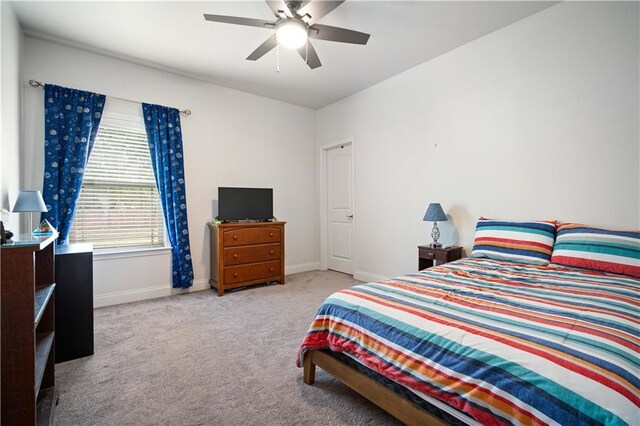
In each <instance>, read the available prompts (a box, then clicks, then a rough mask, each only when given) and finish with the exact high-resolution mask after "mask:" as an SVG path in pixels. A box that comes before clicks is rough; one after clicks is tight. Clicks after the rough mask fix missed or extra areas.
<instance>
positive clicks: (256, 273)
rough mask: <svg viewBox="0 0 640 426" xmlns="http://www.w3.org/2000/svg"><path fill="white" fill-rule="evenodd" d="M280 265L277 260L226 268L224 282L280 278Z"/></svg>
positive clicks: (232, 282)
mask: <svg viewBox="0 0 640 426" xmlns="http://www.w3.org/2000/svg"><path fill="white" fill-rule="evenodd" d="M280 270H281V264H280V261H279V260H275V261H273V262H263V263H251V264H248V265H238V266H228V267H226V268H224V281H225V283H228V284H234V283H239V282H242V281H252V280H257V279H262V278H264V279H265V281H266V280H267V278H272V277H273V278H276V277H279V276H280Z"/></svg>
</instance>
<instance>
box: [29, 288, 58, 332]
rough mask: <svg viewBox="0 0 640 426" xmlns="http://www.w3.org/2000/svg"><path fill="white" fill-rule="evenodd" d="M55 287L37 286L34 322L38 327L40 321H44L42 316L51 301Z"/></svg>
mask: <svg viewBox="0 0 640 426" xmlns="http://www.w3.org/2000/svg"><path fill="white" fill-rule="evenodd" d="M55 286H56V285H55V284H49V285H43V286H36V297H35V318H34V321H33V322H34V324H35V326H36V327H37V326H38V323H39V322H40V319H42V314H43V313H44V310H45V308H46V307H47V304H48V303H49V299H51V295H52V294H53V289H54V288H55Z"/></svg>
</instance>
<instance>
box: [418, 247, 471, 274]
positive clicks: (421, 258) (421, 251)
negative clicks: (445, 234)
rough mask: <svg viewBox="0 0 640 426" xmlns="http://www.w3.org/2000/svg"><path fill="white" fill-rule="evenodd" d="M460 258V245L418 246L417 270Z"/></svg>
mask: <svg viewBox="0 0 640 426" xmlns="http://www.w3.org/2000/svg"><path fill="white" fill-rule="evenodd" d="M460 258H462V247H460V246H440V247H433V246H432V245H426V246H418V270H419V271H422V270H423V269H427V268H431V267H432V266H438V265H443V264H445V263H449V262H453V261H454V260H458V259H460Z"/></svg>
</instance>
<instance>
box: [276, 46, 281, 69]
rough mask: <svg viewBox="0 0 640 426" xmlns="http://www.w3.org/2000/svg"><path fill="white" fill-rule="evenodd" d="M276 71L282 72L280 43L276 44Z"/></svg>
mask: <svg viewBox="0 0 640 426" xmlns="http://www.w3.org/2000/svg"><path fill="white" fill-rule="evenodd" d="M276 72H280V43H278V44H277V45H276Z"/></svg>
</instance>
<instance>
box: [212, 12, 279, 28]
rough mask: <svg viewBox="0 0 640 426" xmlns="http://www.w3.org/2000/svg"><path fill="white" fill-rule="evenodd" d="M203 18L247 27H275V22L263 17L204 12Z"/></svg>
mask: <svg viewBox="0 0 640 426" xmlns="http://www.w3.org/2000/svg"><path fill="white" fill-rule="evenodd" d="M204 19H206V20H207V21H212V22H222V23H224V24H235V25H246V26H248V27H260V28H273V27H275V22H271V21H265V20H264V19H253V18H242V17H239V16H225V15H209V14H206V13H205V14H204Z"/></svg>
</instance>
